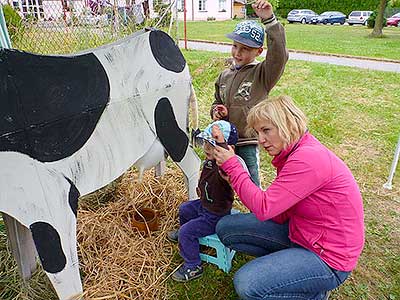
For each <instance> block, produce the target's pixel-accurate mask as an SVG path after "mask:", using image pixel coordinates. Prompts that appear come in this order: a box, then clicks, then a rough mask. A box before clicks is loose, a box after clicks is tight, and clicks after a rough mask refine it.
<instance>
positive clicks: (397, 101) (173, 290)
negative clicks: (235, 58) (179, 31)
mask: <svg viewBox="0 0 400 300" xmlns="http://www.w3.org/2000/svg"><path fill="white" fill-rule="evenodd" d="M184 55H185V57H186V59H187V61H188V64H189V66H190V70H191V74H192V77H193V84H194V87H195V90H196V93H197V97H198V101H199V111H200V125H201V127H202V128H203V127H204V126H205V125H206V124H207V123H208V122H209V121H210V120H209V115H208V109H209V106H210V104H211V102H212V101H213V92H214V90H213V89H214V80H215V79H216V77H217V75H218V74H219V73H220V72H221V70H222V69H223V68H224V62H225V58H226V56H224V55H223V54H220V53H212V52H200V51H184ZM278 94H288V95H290V96H292V97H293V98H294V99H295V101H296V102H297V104H298V105H299V106H300V107H301V108H302V109H303V110H304V111H305V112H306V114H307V116H308V118H309V129H310V131H311V133H313V134H314V135H315V136H316V137H317V138H319V139H320V140H321V141H322V142H323V143H324V144H325V145H327V146H328V147H329V148H331V149H332V150H333V151H334V152H336V153H337V155H338V156H339V157H341V158H342V159H343V160H344V161H345V162H346V163H347V164H348V166H349V167H350V169H351V170H352V172H353V174H354V176H355V178H356V180H357V181H358V183H359V186H360V189H361V192H362V195H363V200H364V209H365V225H366V244H365V248H364V251H363V254H362V256H361V259H360V261H359V264H358V266H357V268H356V270H355V271H354V272H353V274H352V275H351V277H350V279H349V280H347V281H346V283H345V284H344V285H343V286H342V287H340V288H339V289H337V290H335V291H334V292H333V294H332V296H331V298H330V299H333V300H353V299H358V300H359V299H364V300H369V299H371V300H372V299H376V300H381V299H389V300H396V299H400V273H399V270H400V250H399V246H398V245H399V244H400V231H399V227H400V210H399V207H400V168H397V173H396V175H395V177H394V182H393V185H394V189H393V190H392V191H390V192H389V191H386V190H384V189H383V188H382V184H383V183H384V182H385V181H386V179H387V176H388V172H389V168H390V164H391V161H392V159H393V153H394V149H395V145H396V142H397V138H398V134H399V133H400V122H399V120H400V81H399V77H398V74H395V73H384V72H377V71H366V70H363V71H362V72H360V70H358V69H352V68H348V67H340V66H332V65H324V64H318V63H308V62H300V61H289V62H288V65H287V68H286V70H285V73H284V75H283V77H282V78H281V80H280V81H279V83H278V85H277V86H276V88H275V89H274V90H273V91H272V95H278ZM261 159H262V165H261V175H262V179H263V185H264V186H266V185H267V184H268V182H270V181H271V180H272V178H273V176H274V170H273V169H272V168H271V167H270V159H269V158H268V157H267V156H266V155H265V153H263V155H262V157H261ZM1 231H2V229H1V227H0V258H1V259H0V298H1V299H4V300H12V299H18V300H20V299H29V300H39V299H40V300H41V299H46V300H52V299H54V298H53V297H54V294H51V295H52V296H49V294H48V292H46V291H43V290H40V289H39V288H38V289H37V290H36V291H34V292H30V295H31V296H30V297H28V298H26V296H24V295H25V293H24V292H23V291H22V292H21V291H19V290H18V288H17V286H18V285H17V284H16V282H17V278H18V273H17V271H16V268H15V263H13V262H12V259H11V258H10V255H9V253H8V252H7V250H6V247H5V243H6V242H5V235H4V232H3V233H1ZM249 259H251V258H250V257H246V256H244V255H240V254H239V255H236V256H235V258H234V262H233V270H232V272H230V273H229V274H225V273H223V272H221V271H220V270H218V269H217V268H216V267H215V266H214V265H210V264H205V274H204V276H203V278H201V279H198V280H196V281H193V282H190V283H187V284H178V283H175V282H173V281H171V280H167V281H166V284H167V288H168V294H167V295H165V297H163V298H162V299H179V300H180V299H182V300H184V299H210V300H214V299H215V300H226V299H236V295H235V292H234V289H233V285H232V276H233V274H234V271H235V270H237V269H238V268H239V267H240V266H241V265H243V264H244V263H245V262H247V261H248V260H249ZM180 262H181V259H180V258H179V255H178V249H177V247H175V254H174V264H173V265H172V266H171V271H172V269H173V268H175V267H176V266H177V265H178V264H179V263H180ZM166 275H167V274H166ZM34 280H35V281H40V282H43V281H45V282H46V281H47V278H46V277H45V276H44V274H43V273H39V275H36V276H35V277H34ZM47 287H48V284H47ZM108 298H110V299H115V298H113V297H112V295H111V297H107V298H103V299H108Z"/></svg>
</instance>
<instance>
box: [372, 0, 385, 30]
mask: <svg viewBox="0 0 400 300" xmlns="http://www.w3.org/2000/svg"><path fill="white" fill-rule="evenodd" d="M386 3H387V0H381V1H380V3H379V9H378V14H377V16H376V19H375V25H374V30H373V31H372V32H371V36H372V37H381V36H382V35H383V32H382V28H383V14H384V12H385V8H386Z"/></svg>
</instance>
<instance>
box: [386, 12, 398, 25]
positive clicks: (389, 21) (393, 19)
mask: <svg viewBox="0 0 400 300" xmlns="http://www.w3.org/2000/svg"><path fill="white" fill-rule="evenodd" d="M399 24H400V13H397V14H395V15H393V16H391V17H390V18H387V20H386V25H387V26H400V25H399Z"/></svg>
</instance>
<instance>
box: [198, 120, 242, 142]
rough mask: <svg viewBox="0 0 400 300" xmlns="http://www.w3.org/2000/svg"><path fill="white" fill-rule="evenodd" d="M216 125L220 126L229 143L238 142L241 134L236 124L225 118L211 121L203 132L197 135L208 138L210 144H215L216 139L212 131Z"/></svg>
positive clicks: (204, 138)
mask: <svg viewBox="0 0 400 300" xmlns="http://www.w3.org/2000/svg"><path fill="white" fill-rule="evenodd" d="M214 125H217V126H218V127H219V129H220V130H221V132H222V134H223V135H224V139H225V142H226V143H227V144H228V145H235V144H236V143H237V141H238V138H239V136H238V132H237V129H236V127H235V125H233V124H232V123H229V122H227V121H224V120H219V121H215V122H213V123H211V124H210V125H208V126H207V127H206V128H205V129H204V130H203V131H202V132H200V133H199V134H198V135H197V137H198V138H201V139H203V140H206V141H208V142H209V143H210V144H212V145H214V146H215V145H216V141H215V140H214V139H213V137H212V132H211V131H212V128H213V126H214Z"/></svg>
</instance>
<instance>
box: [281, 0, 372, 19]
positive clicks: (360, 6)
mask: <svg viewBox="0 0 400 300" xmlns="http://www.w3.org/2000/svg"><path fill="white" fill-rule="evenodd" d="M378 5H379V0H287V1H280V2H279V7H278V9H277V10H276V12H277V14H278V15H280V16H281V17H285V18H286V17H287V15H288V13H289V11H291V10H292V9H311V10H313V11H315V12H316V13H317V14H320V13H322V12H324V11H328V10H337V11H341V12H343V13H344V14H346V15H348V14H349V13H350V12H351V11H353V10H372V11H373V10H376V9H377V8H378Z"/></svg>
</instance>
